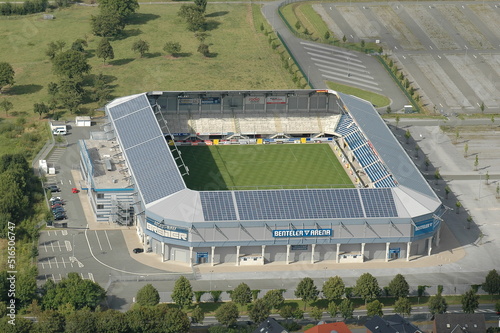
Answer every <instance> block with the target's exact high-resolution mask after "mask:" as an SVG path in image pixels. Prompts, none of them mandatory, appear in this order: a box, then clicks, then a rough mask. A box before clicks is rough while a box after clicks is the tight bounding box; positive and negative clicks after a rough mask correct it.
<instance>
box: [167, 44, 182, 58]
mask: <svg viewBox="0 0 500 333" xmlns="http://www.w3.org/2000/svg"><path fill="white" fill-rule="evenodd" d="M163 51H165V52H167V53H168V54H170V55H171V56H172V57H175V56H176V55H177V54H178V53H179V52H181V44H179V43H178V42H166V43H165V45H164V46H163Z"/></svg>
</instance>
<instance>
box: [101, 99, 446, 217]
mask: <svg viewBox="0 0 500 333" xmlns="http://www.w3.org/2000/svg"><path fill="white" fill-rule="evenodd" d="M304 92H305V95H307V94H309V93H315V91H314V90H310V91H309V90H307V91H304ZM197 93H198V92H192V94H197ZM212 93H216V92H212ZM226 93H227V92H226ZM246 93H249V92H246ZM250 93H251V92H250ZM260 93H262V92H260ZM329 93H334V94H336V95H337V96H339V98H340V99H341V100H342V102H343V103H344V105H345V106H346V108H347V110H348V111H349V112H350V114H351V116H352V118H353V119H354V121H355V122H356V123H357V125H358V127H360V129H361V131H362V132H363V134H364V135H365V136H366V138H367V139H368V140H369V141H370V142H371V143H372V144H373V147H374V149H375V150H376V151H377V153H378V154H379V156H380V157H381V159H382V161H383V162H384V163H385V164H386V166H387V167H388V169H389V170H390V172H391V173H392V174H393V176H394V178H395V179H396V180H397V182H398V186H396V187H393V188H378V189H356V188H352V189H303V190H257V191H203V192H197V191H193V190H190V189H188V188H187V187H186V185H185V183H184V180H183V178H182V175H181V173H180V171H179V169H178V167H177V164H176V162H175V160H174V158H173V156H172V153H171V151H170V148H169V147H168V144H167V142H166V140H165V138H164V136H163V132H162V130H161V128H160V125H159V124H158V122H157V119H156V116H155V114H154V111H153V108H152V106H151V104H150V102H149V100H148V98H147V95H146V93H142V94H138V95H132V96H128V97H123V98H119V99H116V100H114V101H112V102H111V103H109V104H108V105H107V106H106V110H107V114H108V116H109V118H110V120H111V121H112V122H113V123H114V128H115V132H116V137H117V140H118V141H119V142H120V146H121V149H122V151H123V154H124V155H125V157H126V160H127V163H128V166H129V169H130V170H129V171H130V172H131V174H132V175H133V177H134V179H135V186H136V187H137V189H138V191H139V193H140V195H141V197H142V200H143V203H144V204H145V206H146V208H147V209H148V210H149V211H150V212H152V213H154V214H156V215H158V216H165V217H167V216H168V219H172V220H180V221H186V222H200V221H255V220H295V219H338V218H343V219H345V218H357V219H362V218H382V217H388V218H394V217H400V218H411V217H413V216H420V215H424V214H428V213H432V212H434V211H435V210H436V209H437V208H438V207H439V206H440V205H441V202H440V200H439V199H438V197H437V196H436V195H435V193H434V192H433V191H432V189H431V188H430V186H429V185H428V183H427V182H426V180H425V179H424V178H423V176H422V175H421V174H420V172H419V171H418V169H417V168H416V166H415V165H414V164H413V162H412V161H411V159H410V158H409V157H408V155H407V154H406V152H405V151H404V149H403V148H402V147H401V145H400V144H399V143H398V142H397V140H396V138H395V137H394V135H393V134H392V133H391V132H390V130H389V129H388V128H387V126H386V124H385V123H384V121H383V120H382V119H381V118H380V116H379V115H378V113H377V111H376V110H375V109H374V108H373V106H372V105H371V104H370V103H368V102H366V101H363V100H361V99H358V98H356V97H352V96H349V95H345V94H341V93H338V94H337V93H335V92H333V91H329ZM221 94H222V92H221Z"/></svg>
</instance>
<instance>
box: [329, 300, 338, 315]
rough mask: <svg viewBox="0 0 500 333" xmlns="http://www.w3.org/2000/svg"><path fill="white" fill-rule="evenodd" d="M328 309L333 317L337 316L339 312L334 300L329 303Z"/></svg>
mask: <svg viewBox="0 0 500 333" xmlns="http://www.w3.org/2000/svg"><path fill="white" fill-rule="evenodd" d="M327 311H328V313H329V314H330V317H332V318H335V317H337V313H338V312H339V309H338V307H337V304H335V302H333V301H331V302H330V303H328V310H327Z"/></svg>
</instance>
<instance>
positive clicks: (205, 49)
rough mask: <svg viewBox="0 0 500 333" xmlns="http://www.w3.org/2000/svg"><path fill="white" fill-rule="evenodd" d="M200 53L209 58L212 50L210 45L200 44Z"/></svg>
mask: <svg viewBox="0 0 500 333" xmlns="http://www.w3.org/2000/svg"><path fill="white" fill-rule="evenodd" d="M198 52H199V53H201V54H203V56H205V57H208V56H209V55H210V50H209V49H208V45H207V44H205V43H200V45H198Z"/></svg>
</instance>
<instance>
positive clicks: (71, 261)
mask: <svg viewBox="0 0 500 333" xmlns="http://www.w3.org/2000/svg"><path fill="white" fill-rule="evenodd" d="M69 263H70V264H71V267H73V260H71V258H69Z"/></svg>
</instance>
